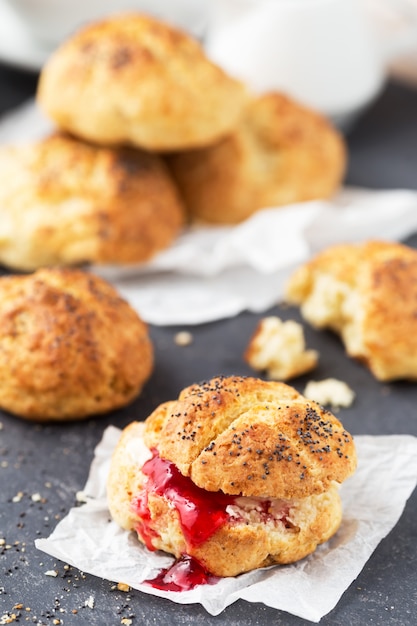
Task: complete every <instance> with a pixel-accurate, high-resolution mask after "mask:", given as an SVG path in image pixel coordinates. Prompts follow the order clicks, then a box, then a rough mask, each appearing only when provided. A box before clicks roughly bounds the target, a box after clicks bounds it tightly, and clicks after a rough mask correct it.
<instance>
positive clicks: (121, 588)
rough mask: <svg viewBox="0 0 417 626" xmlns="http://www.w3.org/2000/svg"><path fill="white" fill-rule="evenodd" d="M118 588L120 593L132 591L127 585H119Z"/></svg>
mask: <svg viewBox="0 0 417 626" xmlns="http://www.w3.org/2000/svg"><path fill="white" fill-rule="evenodd" d="M117 588H118V590H119V591H130V587H129V585H127V584H126V583H117Z"/></svg>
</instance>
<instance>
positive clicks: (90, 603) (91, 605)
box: [84, 596, 95, 609]
mask: <svg viewBox="0 0 417 626" xmlns="http://www.w3.org/2000/svg"><path fill="white" fill-rule="evenodd" d="M94 604H95V600H94V596H89V597H88V598H87V600H86V601H85V602H84V606H88V608H89V609H94Z"/></svg>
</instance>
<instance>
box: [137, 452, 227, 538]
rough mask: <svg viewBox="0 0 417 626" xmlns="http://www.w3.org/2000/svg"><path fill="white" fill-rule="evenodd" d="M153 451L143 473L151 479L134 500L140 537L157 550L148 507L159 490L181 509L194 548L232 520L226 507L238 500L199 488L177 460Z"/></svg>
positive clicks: (181, 516) (179, 511) (180, 517)
mask: <svg viewBox="0 0 417 626" xmlns="http://www.w3.org/2000/svg"><path fill="white" fill-rule="evenodd" d="M152 454H153V456H152V458H151V459H149V460H148V461H146V463H145V464H144V465H143V467H142V473H143V474H145V476H147V478H148V479H147V481H146V483H145V485H144V488H143V489H142V491H141V492H140V493H139V494H138V496H137V497H136V498H135V500H134V502H133V508H134V510H135V511H136V513H137V514H138V516H139V517H140V518H141V522H140V523H138V525H137V528H136V531H137V533H138V535H139V537H140V538H141V540H142V541H143V542H144V543H145V545H146V546H147V548H148V549H149V550H155V548H154V546H153V545H152V539H153V538H154V537H157V536H158V535H157V533H156V532H155V530H154V529H153V528H152V526H153V523H152V519H151V515H150V511H149V507H148V499H149V494H150V493H155V494H157V495H159V496H164V498H166V499H167V500H169V501H170V502H171V503H172V505H173V506H174V507H175V509H176V510H177V512H178V515H179V520H180V524H181V529H182V532H183V535H184V537H185V540H186V542H187V545H188V546H189V547H193V546H198V545H200V544H201V543H204V542H205V541H207V539H209V538H210V537H211V536H212V535H213V534H214V533H215V532H216V530H218V528H220V527H221V526H223V524H225V522H226V521H227V520H228V519H229V515H228V514H227V513H226V507H227V506H228V505H229V504H233V503H234V501H235V497H234V496H228V495H226V494H224V493H222V492H219V491H216V492H211V491H206V490H205V489H201V488H200V487H197V485H195V484H194V483H193V482H192V481H191V479H190V478H188V477H187V476H183V475H182V474H181V473H180V471H179V470H178V469H177V467H176V466H175V465H174V464H173V463H171V462H170V461H167V460H165V459H161V457H160V456H159V454H158V451H157V450H156V449H153V450H152Z"/></svg>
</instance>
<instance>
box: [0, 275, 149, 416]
mask: <svg viewBox="0 0 417 626" xmlns="http://www.w3.org/2000/svg"><path fill="white" fill-rule="evenodd" d="M0 302H1V307H0V407H1V408H2V409H4V410H6V411H9V412H10V413H13V414H15V415H18V416H20V417H24V418H26V419H30V420H39V421H45V420H70V419H71V420H72V419H81V418H85V417H87V416H90V415H96V414H99V413H105V412H107V411H111V410H112V409H116V408H119V407H122V406H125V405H126V404H128V403H129V402H131V401H132V400H133V399H134V398H135V397H136V396H137V395H138V394H139V392H140V390H141V388H142V386H143V384H144V383H145V382H146V380H147V379H148V377H149V376H150V374H151V372H152V368H153V346H152V343H151V340H150V338H149V334H148V328H147V326H146V324H145V323H144V322H143V321H142V320H141V319H140V318H139V316H138V315H137V313H136V312H135V311H134V310H133V309H132V308H131V307H130V305H129V304H128V303H127V302H126V301H125V300H123V299H122V298H120V296H119V295H118V293H117V292H116V290H115V289H113V287H112V286H110V285H109V284H108V283H107V282H106V281H104V280H102V279H101V278H98V277H96V276H94V275H93V274H90V273H84V272H82V271H81V270H72V269H43V270H38V271H37V272H35V273H34V274H32V275H25V276H6V277H1V278H0Z"/></svg>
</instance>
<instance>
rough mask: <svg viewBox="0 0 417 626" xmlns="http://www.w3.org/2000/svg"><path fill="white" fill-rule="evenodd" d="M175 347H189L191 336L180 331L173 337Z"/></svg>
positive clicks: (186, 332) (191, 340)
mask: <svg viewBox="0 0 417 626" xmlns="http://www.w3.org/2000/svg"><path fill="white" fill-rule="evenodd" d="M174 341H175V343H176V344H177V346H189V345H190V344H191V343H192V342H193V336H192V334H191V333H190V332H188V330H181V331H180V332H179V333H177V334H176V335H175V337H174Z"/></svg>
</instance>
